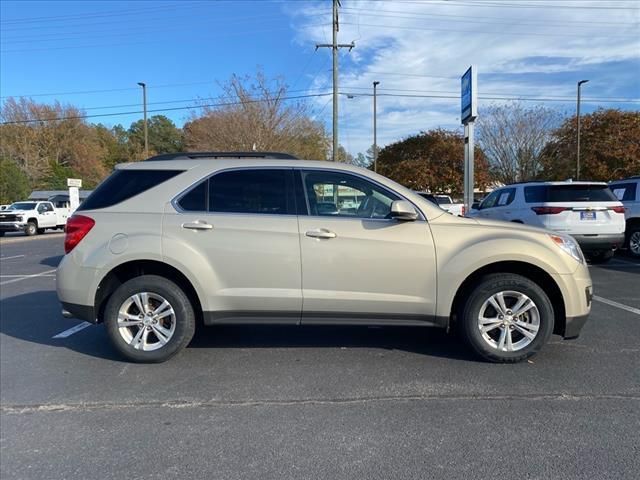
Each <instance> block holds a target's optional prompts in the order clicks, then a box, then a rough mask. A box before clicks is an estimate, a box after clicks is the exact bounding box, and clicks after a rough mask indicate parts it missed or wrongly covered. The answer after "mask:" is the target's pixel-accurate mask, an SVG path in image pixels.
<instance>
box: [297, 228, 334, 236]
mask: <svg viewBox="0 0 640 480" xmlns="http://www.w3.org/2000/svg"><path fill="white" fill-rule="evenodd" d="M305 235H306V236H307V237H311V238H336V236H337V235H336V234H335V233H333V232H332V231H331V230H327V229H326V228H318V229H316V230H308V231H307V232H306V233H305Z"/></svg>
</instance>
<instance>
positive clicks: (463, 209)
mask: <svg viewBox="0 0 640 480" xmlns="http://www.w3.org/2000/svg"><path fill="white" fill-rule="evenodd" d="M465 213H467V211H466V209H465V208H464V205H462V214H461V215H460V216H461V217H464V214H465Z"/></svg>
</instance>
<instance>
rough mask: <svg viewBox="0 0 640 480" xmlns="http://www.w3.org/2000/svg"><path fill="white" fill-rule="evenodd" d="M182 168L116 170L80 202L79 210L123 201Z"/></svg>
mask: <svg viewBox="0 0 640 480" xmlns="http://www.w3.org/2000/svg"><path fill="white" fill-rule="evenodd" d="M181 172H182V170H128V169H123V170H116V171H115V172H113V173H112V174H111V175H110V176H109V177H108V178H107V179H106V180H105V181H104V182H102V183H101V184H100V185H98V187H97V188H96V189H95V190H94V191H93V193H92V194H91V195H89V196H88V197H87V199H86V200H85V201H84V202H82V203H81V204H80V206H79V207H78V211H80V210H97V209H100V208H106V207H111V206H113V205H116V204H118V203H120V202H124V201H125V200H128V199H130V198H132V197H134V196H136V195H139V194H140V193H142V192H145V191H147V190H149V189H150V188H153V187H157V186H158V185H160V184H161V183H164V182H166V181H167V180H169V179H170V178H173V177H175V176H176V175H178V174H179V173H181Z"/></svg>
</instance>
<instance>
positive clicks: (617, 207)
mask: <svg viewBox="0 0 640 480" xmlns="http://www.w3.org/2000/svg"><path fill="white" fill-rule="evenodd" d="M471 216H473V217H479V218H491V219H494V220H503V221H508V222H515V223H524V224H527V225H534V226H537V227H543V228H546V229H548V230H553V231H556V232H559V233H563V234H567V235H571V236H572V237H573V238H575V239H576V240H577V241H578V244H579V245H580V247H581V248H582V250H583V251H584V254H585V255H586V256H587V258H588V259H589V260H590V261H592V262H594V263H598V262H606V261H608V260H609V259H610V258H611V257H612V256H613V252H614V250H615V249H616V248H618V247H620V246H622V244H623V242H624V229H625V221H624V207H623V205H622V203H621V202H620V201H619V200H618V199H617V198H616V197H615V196H614V195H613V193H612V192H611V190H610V189H609V187H608V186H607V184H606V183H603V182H571V181H566V182H527V183H517V184H513V185H507V186H504V187H501V188H498V189H497V190H494V191H493V192H491V194H490V195H489V196H487V198H485V199H484V201H483V202H482V203H481V204H480V207H479V209H478V210H472V212H471Z"/></svg>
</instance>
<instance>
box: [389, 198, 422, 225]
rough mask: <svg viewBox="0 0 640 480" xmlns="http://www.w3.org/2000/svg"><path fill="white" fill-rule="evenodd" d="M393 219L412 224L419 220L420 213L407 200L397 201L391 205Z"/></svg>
mask: <svg viewBox="0 0 640 480" xmlns="http://www.w3.org/2000/svg"><path fill="white" fill-rule="evenodd" d="M390 216H391V218H395V219H396V220H400V221H404V222H412V221H414V220H416V219H417V218H418V212H416V209H415V208H413V205H411V203H409V202H407V201H406V200H396V201H394V202H393V203H392V204H391V212H390Z"/></svg>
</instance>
